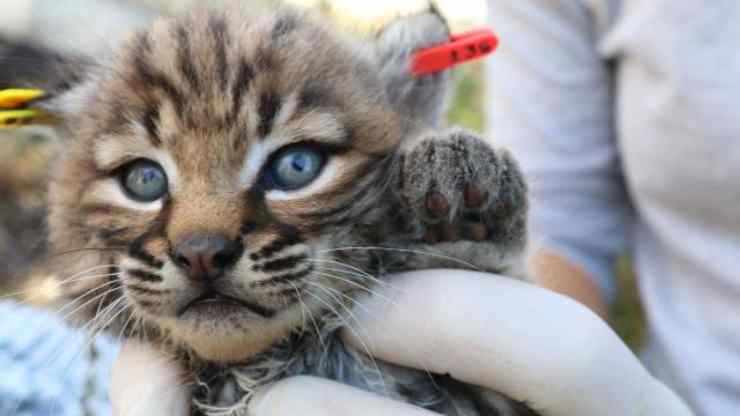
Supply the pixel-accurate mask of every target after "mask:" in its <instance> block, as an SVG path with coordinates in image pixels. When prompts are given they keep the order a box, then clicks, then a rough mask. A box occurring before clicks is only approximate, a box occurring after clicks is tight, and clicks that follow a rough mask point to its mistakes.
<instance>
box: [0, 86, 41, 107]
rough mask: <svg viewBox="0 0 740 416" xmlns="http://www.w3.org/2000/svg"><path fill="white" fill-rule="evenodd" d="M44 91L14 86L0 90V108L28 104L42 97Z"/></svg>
mask: <svg viewBox="0 0 740 416" xmlns="http://www.w3.org/2000/svg"><path fill="white" fill-rule="evenodd" d="M44 94H45V92H44V91H43V90H37V89H30V88H29V89H21V88H14V89H9V90H0V108H7V109H13V108H19V107H23V106H26V105H28V103H30V102H31V101H33V100H36V99H38V98H41V97H43V96H44Z"/></svg>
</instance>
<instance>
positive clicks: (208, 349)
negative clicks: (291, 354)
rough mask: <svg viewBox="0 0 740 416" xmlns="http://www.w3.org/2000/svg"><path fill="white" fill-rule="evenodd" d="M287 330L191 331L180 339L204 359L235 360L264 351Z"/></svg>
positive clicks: (281, 337)
mask: <svg viewBox="0 0 740 416" xmlns="http://www.w3.org/2000/svg"><path fill="white" fill-rule="evenodd" d="M288 332H289V331H288V330H287V329H286V330H284V331H275V330H272V329H270V330H265V331H262V330H259V329H256V330H255V332H254V333H250V334H236V335H233V334H232V335H226V334H217V333H198V332H191V333H190V334H188V335H189V336H186V337H184V338H183V340H182V341H183V342H184V343H185V344H187V345H188V346H189V347H190V348H191V349H192V350H193V351H195V353H196V354H197V355H198V356H199V357H201V358H203V359H205V360H208V361H215V362H236V361H244V360H246V359H248V358H250V357H252V356H254V355H256V354H259V353H261V352H263V351H265V350H266V349H268V348H269V347H270V346H271V345H273V344H275V343H276V342H278V341H280V340H281V339H283V338H285V337H286V336H287V334H288Z"/></svg>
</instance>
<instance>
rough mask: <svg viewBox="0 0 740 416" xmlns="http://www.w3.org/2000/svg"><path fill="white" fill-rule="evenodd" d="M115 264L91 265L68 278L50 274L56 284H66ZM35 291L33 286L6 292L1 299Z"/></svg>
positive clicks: (37, 295) (38, 295)
mask: <svg viewBox="0 0 740 416" xmlns="http://www.w3.org/2000/svg"><path fill="white" fill-rule="evenodd" d="M113 266H116V265H115V264H110V265H98V266H95V267H91V268H89V269H87V270H83V271H81V272H78V273H75V274H73V275H72V276H69V277H67V278H63V279H60V278H56V277H51V276H50V279H52V280H53V281H54V284H55V285H58V286H64V285H66V284H69V283H74V282H75V281H79V280H84V279H76V280H75V278H78V277H79V276H81V275H83V274H85V273H90V272H92V271H94V270H98V269H102V268H109V267H113ZM35 291H36V290H35V289H34V288H33V287H32V288H29V289H28V290H21V291H18V292H13V293H6V294H4V295H2V296H0V300H3V299H7V298H14V297H18V296H21V295H25V294H27V293H32V292H35ZM40 296H41V295H40V294H38V293H36V296H35V297H40ZM35 297H31V298H29V300H30V299H34V298H35ZM24 303H28V302H24Z"/></svg>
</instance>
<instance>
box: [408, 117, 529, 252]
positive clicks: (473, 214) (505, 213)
mask: <svg viewBox="0 0 740 416" xmlns="http://www.w3.org/2000/svg"><path fill="white" fill-rule="evenodd" d="M401 170H402V171H401V176H400V183H399V190H400V195H401V200H402V203H403V205H405V207H404V208H405V209H406V210H407V211H408V213H409V214H411V215H409V217H411V218H409V220H410V223H411V225H412V226H413V227H414V228H415V230H414V232H415V234H416V235H417V237H419V238H420V239H421V240H422V241H423V242H425V243H427V244H440V243H444V242H456V241H465V240H467V241H480V242H483V241H487V242H491V243H495V244H500V245H506V246H512V247H520V246H523V244H524V240H525V238H526V236H525V234H526V230H525V225H526V218H525V217H526V210H527V199H526V184H525V182H524V179H523V177H522V174H521V172H520V171H519V168H518V166H517V163H516V162H515V161H514V159H513V158H512V157H511V155H510V154H509V152H508V151H506V150H498V149H494V148H493V147H492V146H491V145H489V144H488V143H486V142H485V140H484V139H482V138H481V137H479V136H477V135H476V134H474V133H471V132H469V131H466V130H462V129H452V130H447V131H444V132H441V133H432V134H430V135H428V136H427V137H424V138H422V139H421V140H419V141H418V142H416V143H414V144H413V145H412V146H410V147H409V148H408V149H406V151H405V154H404V158H403V162H402V166H401Z"/></svg>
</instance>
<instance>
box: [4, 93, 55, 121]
mask: <svg viewBox="0 0 740 416" xmlns="http://www.w3.org/2000/svg"><path fill="white" fill-rule="evenodd" d="M45 94H46V93H45V92H44V91H43V90H38V89H21V88H16V89H9V90H0V129H11V128H17V127H23V126H28V125H32V124H36V125H38V124H54V123H55V122H56V118H55V117H54V116H53V115H51V114H48V113H46V112H45V111H43V110H39V109H36V108H27V107H28V105H29V104H32V103H33V101H35V100H37V99H39V98H42V97H43V96H44V95H45Z"/></svg>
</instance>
